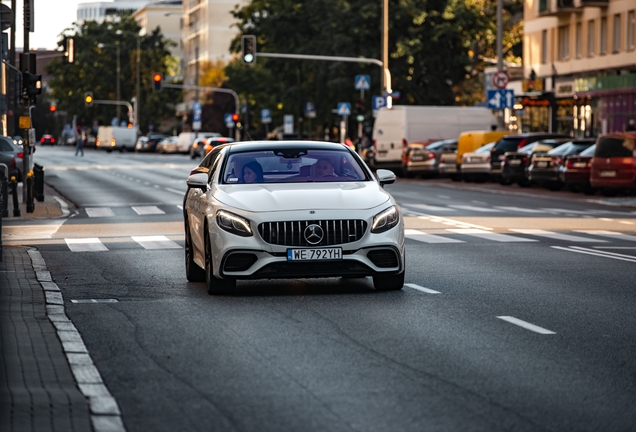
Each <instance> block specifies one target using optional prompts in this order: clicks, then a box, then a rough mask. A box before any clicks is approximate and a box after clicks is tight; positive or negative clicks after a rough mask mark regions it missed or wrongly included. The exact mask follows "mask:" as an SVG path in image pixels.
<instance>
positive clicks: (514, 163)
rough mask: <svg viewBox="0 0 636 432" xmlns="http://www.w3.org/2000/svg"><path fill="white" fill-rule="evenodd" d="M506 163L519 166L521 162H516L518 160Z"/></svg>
mask: <svg viewBox="0 0 636 432" xmlns="http://www.w3.org/2000/svg"><path fill="white" fill-rule="evenodd" d="M508 163H509V164H510V165H521V161H520V160H518V159H513V160H511V161H508Z"/></svg>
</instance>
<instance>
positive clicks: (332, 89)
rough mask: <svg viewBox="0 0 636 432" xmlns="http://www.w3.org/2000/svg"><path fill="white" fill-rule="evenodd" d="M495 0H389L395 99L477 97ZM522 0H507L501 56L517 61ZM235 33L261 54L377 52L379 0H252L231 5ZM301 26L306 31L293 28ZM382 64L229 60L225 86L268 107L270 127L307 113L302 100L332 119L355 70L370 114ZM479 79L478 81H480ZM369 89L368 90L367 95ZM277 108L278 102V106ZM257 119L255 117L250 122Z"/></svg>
mask: <svg viewBox="0 0 636 432" xmlns="http://www.w3.org/2000/svg"><path fill="white" fill-rule="evenodd" d="M495 6H496V0H390V1H389V68H390V70H391V74H392V84H393V85H392V87H393V89H394V90H397V91H400V93H401V98H400V100H399V101H396V103H400V104H417V105H453V104H469V105H472V104H474V103H475V102H478V101H480V100H483V73H482V72H483V67H484V61H483V58H484V57H490V58H492V57H494V55H493V53H494V51H495V37H496V20H495V19H494V17H495V15H496V14H495V13H494V10H495V9H493V8H494V7H495ZM522 11H523V0H510V1H507V2H506V8H505V14H504V21H505V23H506V27H504V28H505V31H506V33H505V40H504V45H505V50H504V53H505V57H506V60H511V61H519V62H520V59H519V58H518V56H517V54H518V53H519V52H520V49H519V47H520V43H521V32H520V28H521V27H520V26H521V24H520V18H519V13H521V12H522ZM234 16H235V17H236V18H237V19H238V22H239V24H238V27H239V30H240V35H239V36H237V38H236V39H235V40H234V41H233V44H232V51H233V52H236V53H238V52H239V51H240V49H241V47H240V37H241V35H243V34H254V35H256V36H257V41H258V43H257V46H258V51H259V52H270V53H294V54H313V55H327V56H343V57H367V58H375V59H381V58H382V51H381V50H382V46H381V35H382V1H380V0H375V1H372V2H370V1H368V0H348V1H345V0H312V1H301V0H252V1H251V2H250V3H249V4H248V5H246V6H245V7H242V8H237V9H236V10H235V12H234ZM298 29H302V31H299V30H298ZM380 73H381V70H380V68H379V67H378V66H373V65H367V64H362V63H344V62H325V61H309V60H288V59H274V58H264V57H257V61H256V65H255V66H254V67H245V66H244V65H242V63H241V62H240V60H238V59H237V60H235V61H234V62H231V63H230V64H229V65H228V66H227V67H226V74H227V76H228V78H229V81H230V85H231V87H232V88H233V89H234V90H235V91H237V92H238V93H239V94H240V96H241V100H244V99H246V100H247V101H248V102H249V104H250V108H251V111H252V112H253V113H257V112H258V111H257V110H259V109H261V108H270V109H271V111H272V115H273V125H278V124H281V123H282V116H283V115H284V114H294V116H295V118H300V117H302V116H303V104H304V102H305V101H312V102H314V104H315V106H316V109H317V113H318V118H317V119H316V120H315V121H314V125H323V124H325V125H332V124H334V122H335V121H337V120H339V117H337V116H334V115H333V114H332V113H331V110H332V109H335V108H336V105H337V103H338V102H351V103H352V105H353V103H354V102H355V101H356V100H357V99H358V98H359V97H360V92H359V91H356V90H355V89H354V83H353V81H354V77H355V75H362V74H363V75H370V76H371V87H372V89H371V92H366V95H365V99H366V100H365V107H366V110H367V118H369V117H370V114H371V95H378V94H380V93H381V89H380V83H381V75H380ZM480 79H481V80H482V81H479V80H480ZM369 93H370V94H369ZM281 107H282V108H281ZM256 126H259V125H258V122H253V123H252V127H256Z"/></svg>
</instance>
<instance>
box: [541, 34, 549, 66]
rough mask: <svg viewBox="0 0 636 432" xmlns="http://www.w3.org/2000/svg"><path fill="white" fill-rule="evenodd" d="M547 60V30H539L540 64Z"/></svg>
mask: <svg viewBox="0 0 636 432" xmlns="http://www.w3.org/2000/svg"><path fill="white" fill-rule="evenodd" d="M547 62H548V31H547V30H543V31H542V32H541V64H546V63H547Z"/></svg>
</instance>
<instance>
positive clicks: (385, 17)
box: [380, 0, 389, 94]
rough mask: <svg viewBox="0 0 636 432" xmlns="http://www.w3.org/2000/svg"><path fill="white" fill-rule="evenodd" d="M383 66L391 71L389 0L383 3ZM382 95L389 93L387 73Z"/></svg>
mask: <svg viewBox="0 0 636 432" xmlns="http://www.w3.org/2000/svg"><path fill="white" fill-rule="evenodd" d="M382 64H383V65H384V66H383V68H384V69H385V70H388V69H389V0H383V3H382ZM380 75H382V94H384V93H386V91H387V82H386V72H385V71H384V70H383V71H382V73H381V74H380Z"/></svg>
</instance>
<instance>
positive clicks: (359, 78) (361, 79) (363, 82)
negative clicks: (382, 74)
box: [354, 75, 371, 90]
mask: <svg viewBox="0 0 636 432" xmlns="http://www.w3.org/2000/svg"><path fill="white" fill-rule="evenodd" d="M354 83H355V86H356V90H371V77H370V76H369V75H356V79H355V81H354Z"/></svg>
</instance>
